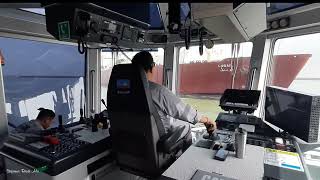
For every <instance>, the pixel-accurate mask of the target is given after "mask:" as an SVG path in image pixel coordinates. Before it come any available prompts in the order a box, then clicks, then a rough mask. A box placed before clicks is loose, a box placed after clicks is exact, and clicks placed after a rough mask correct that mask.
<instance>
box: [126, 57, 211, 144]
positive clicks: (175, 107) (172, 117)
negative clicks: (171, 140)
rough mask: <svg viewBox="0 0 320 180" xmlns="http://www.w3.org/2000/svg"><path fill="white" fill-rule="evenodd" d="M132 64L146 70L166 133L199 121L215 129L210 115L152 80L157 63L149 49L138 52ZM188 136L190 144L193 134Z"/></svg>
mask: <svg viewBox="0 0 320 180" xmlns="http://www.w3.org/2000/svg"><path fill="white" fill-rule="evenodd" d="M132 64H135V65H137V66H141V67H142V68H143V69H144V70H145V72H146V75H147V79H148V80H149V88H150V91H151V96H152V100H153V103H154V105H155V108H156V109H157V111H158V113H159V115H160V118H161V120H162V123H163V125H164V128H165V131H166V133H168V132H170V130H172V129H174V127H177V126H181V125H184V126H188V128H186V129H189V126H190V125H189V124H188V123H191V124H196V123H199V122H200V123H203V124H204V125H205V126H206V128H207V131H208V132H209V133H211V132H213V131H214V130H215V128H216V124H215V122H213V121H211V120H210V119H209V118H208V117H205V116H201V115H200V114H199V113H198V112H197V111H196V110H195V109H193V108H192V107H191V106H190V105H188V104H185V103H183V102H182V101H181V99H180V98H179V97H177V96H176V95H175V94H173V93H172V92H171V91H170V90H169V89H167V88H166V87H164V86H162V85H160V84H157V83H154V82H152V81H150V80H151V79H152V77H153V72H154V71H153V70H154V66H155V63H154V61H153V58H152V55H151V54H150V53H149V52H148V51H142V52H139V53H137V54H136V55H135V56H134V57H133V59H132ZM183 121H184V122H187V123H184V122H183ZM184 135H185V134H184ZM188 138H189V144H190V143H192V140H191V135H190V137H188Z"/></svg>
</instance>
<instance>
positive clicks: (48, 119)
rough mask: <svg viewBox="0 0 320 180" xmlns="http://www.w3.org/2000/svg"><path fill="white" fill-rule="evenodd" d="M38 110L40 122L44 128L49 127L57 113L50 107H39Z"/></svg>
mask: <svg viewBox="0 0 320 180" xmlns="http://www.w3.org/2000/svg"><path fill="white" fill-rule="evenodd" d="M38 110H39V111H40V112H39V114H38V116H37V120H38V121H39V122H40V124H41V126H42V127H43V129H47V128H49V127H50V125H51V123H52V121H53V119H54V117H55V116H56V114H55V113H54V112H53V111H52V110H50V109H45V108H39V109H38Z"/></svg>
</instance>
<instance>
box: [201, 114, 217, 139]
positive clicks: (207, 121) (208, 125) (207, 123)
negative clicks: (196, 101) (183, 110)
mask: <svg viewBox="0 0 320 180" xmlns="http://www.w3.org/2000/svg"><path fill="white" fill-rule="evenodd" d="M200 122H201V123H203V124H204V125H205V126H206V128H207V132H208V134H209V135H211V134H212V133H213V132H214V130H215V129H216V128H217V125H216V123H215V122H213V121H212V120H210V119H209V118H208V117H205V116H203V117H201V119H200Z"/></svg>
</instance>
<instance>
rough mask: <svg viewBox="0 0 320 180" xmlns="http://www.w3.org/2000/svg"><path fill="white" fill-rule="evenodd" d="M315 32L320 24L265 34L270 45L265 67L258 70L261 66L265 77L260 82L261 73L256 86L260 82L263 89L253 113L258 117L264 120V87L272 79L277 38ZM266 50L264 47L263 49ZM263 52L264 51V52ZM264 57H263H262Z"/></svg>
mask: <svg viewBox="0 0 320 180" xmlns="http://www.w3.org/2000/svg"><path fill="white" fill-rule="evenodd" d="M315 33H320V25H317V26H311V27H305V28H299V29H296V30H291V31H284V32H278V33H272V34H267V35H266V38H265V42H267V41H270V42H269V43H270V46H269V48H268V49H267V50H268V56H267V57H266V59H267V64H266V66H265V67H262V66H261V67H260V71H261V70H262V68H265V70H266V74H265V79H264V82H260V80H261V74H260V77H259V82H258V88H259V87H260V86H261V85H260V84H261V83H262V84H263V89H261V95H260V100H259V101H260V102H259V106H258V109H257V110H256V112H255V114H256V115H257V116H259V117H261V118H262V119H263V120H264V113H265V110H264V107H265V106H264V105H265V103H264V101H265V88H266V86H268V85H270V84H271V81H272V79H273V68H272V67H273V63H274V58H273V57H274V56H273V54H274V48H275V44H276V41H277V40H279V39H284V38H290V37H296V36H303V35H309V34H315ZM265 50H266V49H265ZM264 53H265V52H264ZM263 58H265V57H263Z"/></svg>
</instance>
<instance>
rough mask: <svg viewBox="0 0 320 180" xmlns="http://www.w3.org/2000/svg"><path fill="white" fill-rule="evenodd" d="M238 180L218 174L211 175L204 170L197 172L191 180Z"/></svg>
mask: <svg viewBox="0 0 320 180" xmlns="http://www.w3.org/2000/svg"><path fill="white" fill-rule="evenodd" d="M213 179H214V180H236V179H233V178H228V177H225V176H222V175H219V174H216V173H209V172H206V171H202V170H199V169H198V170H197V171H196V172H195V173H194V175H193V176H192V178H191V180H213Z"/></svg>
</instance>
